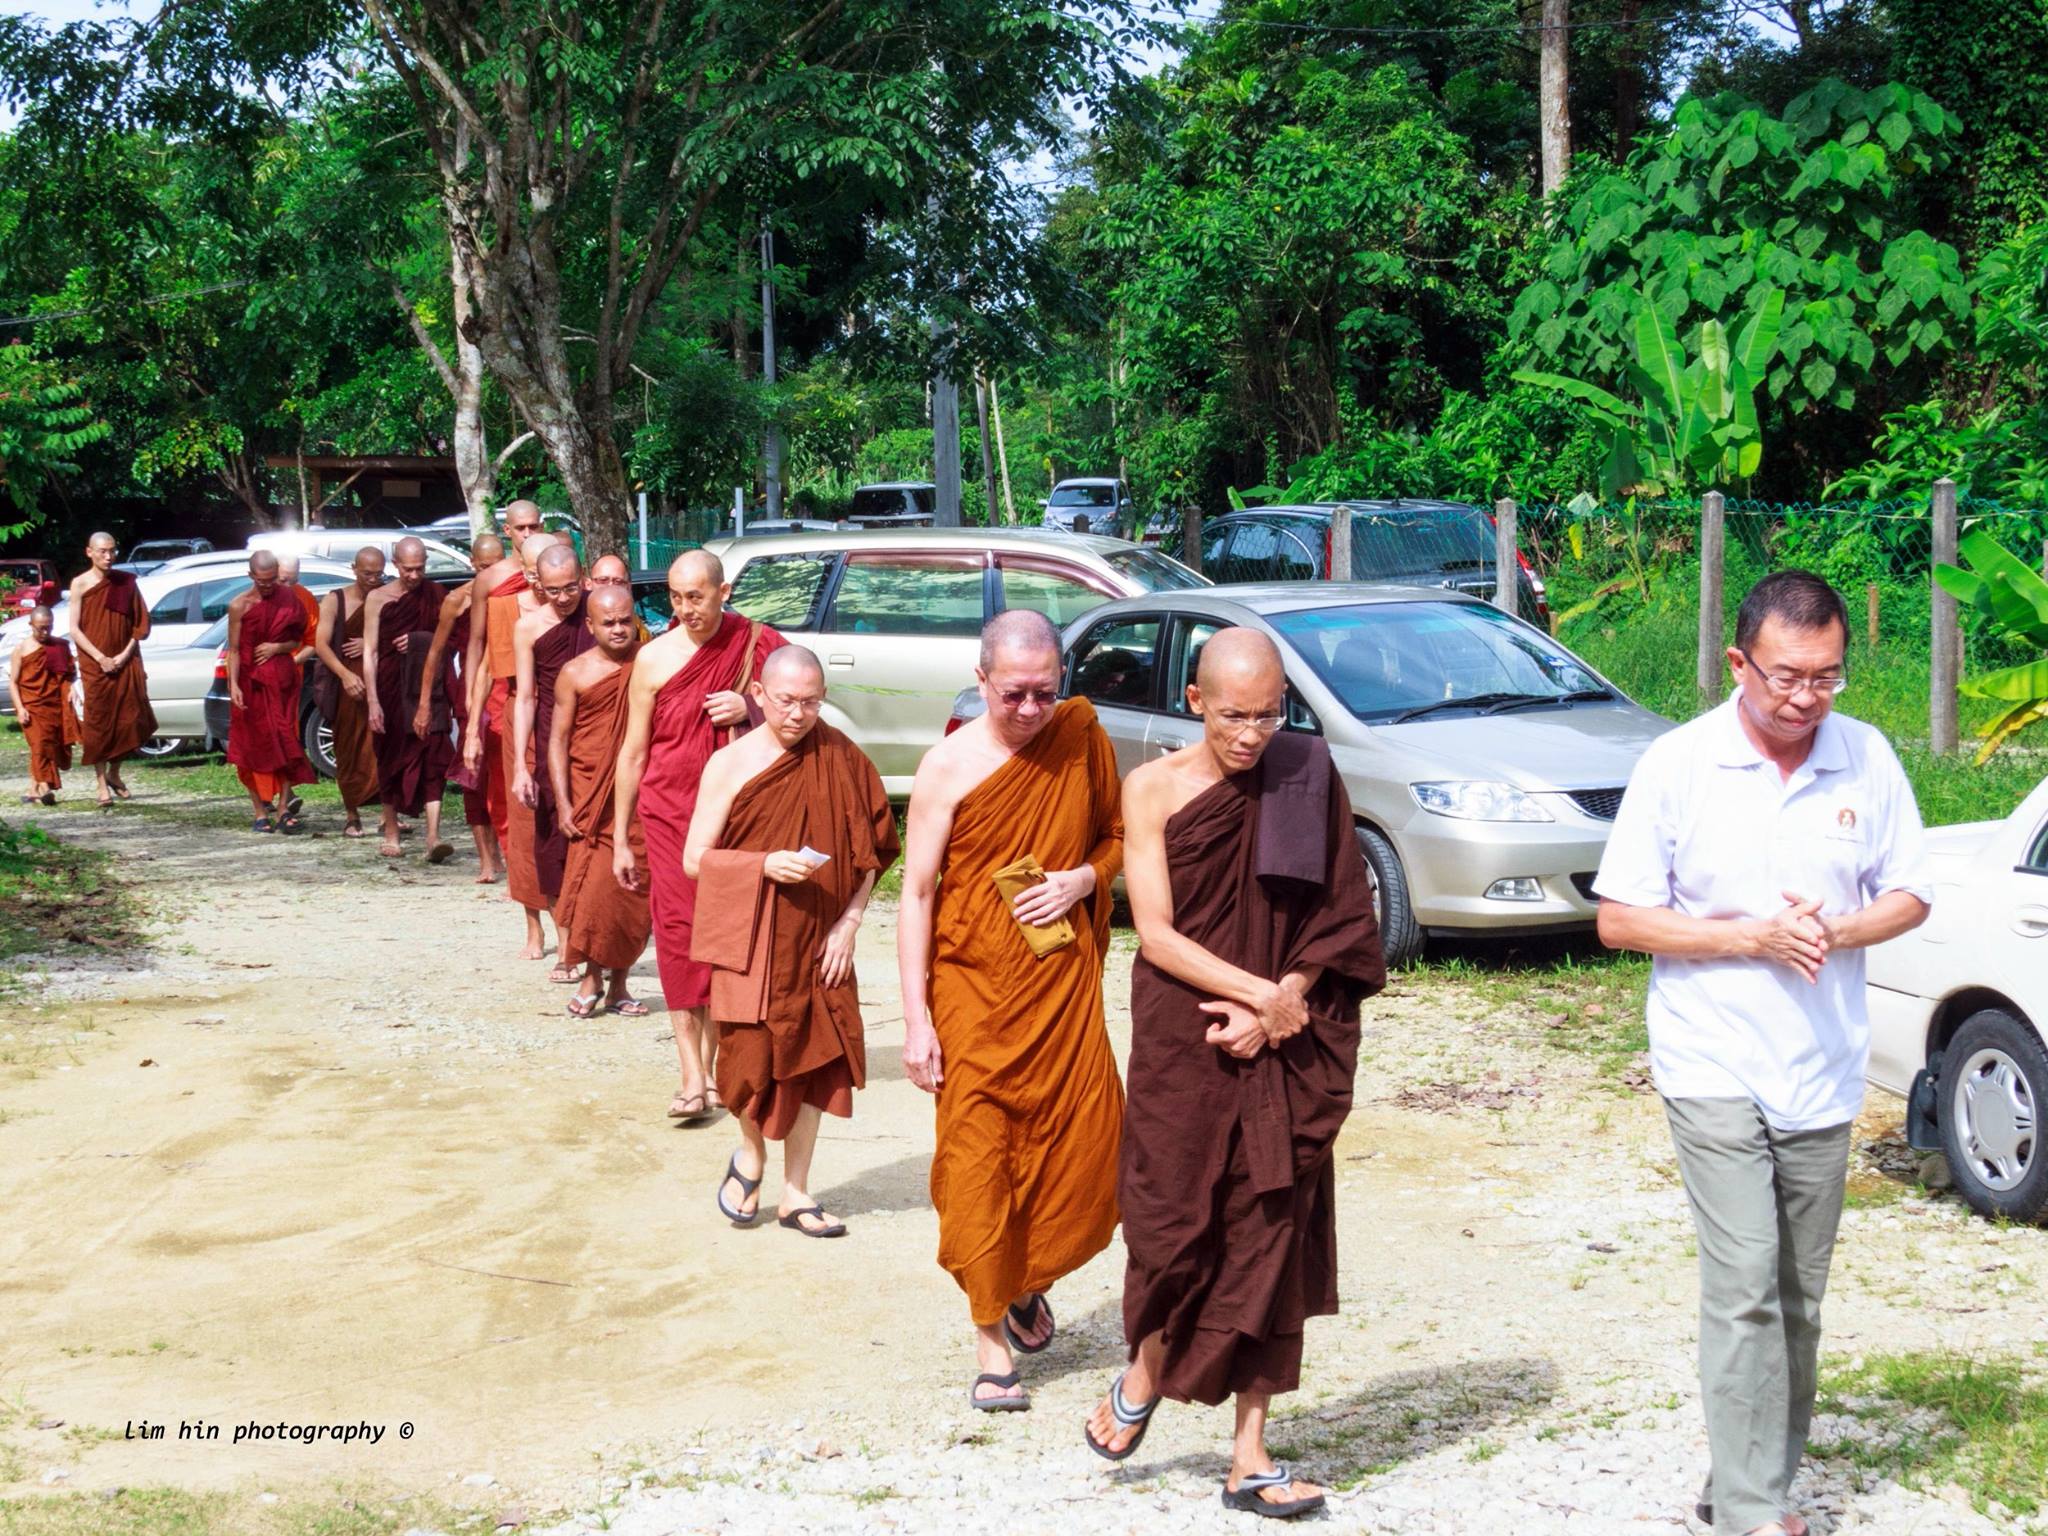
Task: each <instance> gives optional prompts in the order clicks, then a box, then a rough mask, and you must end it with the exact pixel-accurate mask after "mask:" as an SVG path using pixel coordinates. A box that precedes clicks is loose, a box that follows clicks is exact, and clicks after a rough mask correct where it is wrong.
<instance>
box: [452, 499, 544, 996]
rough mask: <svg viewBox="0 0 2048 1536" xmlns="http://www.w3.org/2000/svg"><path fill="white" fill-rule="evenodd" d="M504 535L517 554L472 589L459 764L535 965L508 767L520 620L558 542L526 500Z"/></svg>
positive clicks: (527, 827) (534, 886) (527, 833)
mask: <svg viewBox="0 0 2048 1536" xmlns="http://www.w3.org/2000/svg"><path fill="white" fill-rule="evenodd" d="M505 530H506V536H507V537H508V538H509V539H510V540H511V542H512V545H513V549H514V553H513V554H512V555H511V556H509V557H508V558H506V559H504V560H501V561H499V562H498V563H497V564H496V565H494V566H491V567H490V568H489V569H487V570H484V571H480V572H478V574H477V577H476V580H475V581H474V582H473V583H472V584H471V588H470V591H471V597H470V605H469V619H470V623H469V660H470V661H471V663H473V664H472V665H470V666H469V667H468V668H467V669H466V670H467V672H468V676H469V683H468V688H469V711H470V718H469V725H468V728H467V734H466V735H465V737H464V739H463V751H462V761H463V765H464V767H466V768H467V769H468V770H469V771H470V772H471V773H472V774H473V775H475V776H476V777H478V778H479V779H480V780H481V781H482V782H483V785H484V794H485V798H486V803H487V804H488V805H489V807H490V811H491V823H492V829H493V831H494V832H495V833H496V835H497V839H498V849H499V854H500V856H501V857H502V858H503V859H504V862H505V888H506V894H507V895H508V896H510V897H511V898H512V899H513V900H514V901H516V902H518V903H519V906H520V908H521V909H522V910H523V912H524V914H525V917H526V943H525V945H524V947H523V948H521V950H520V951H519V957H520V958H521V959H522V960H538V959H540V958H542V957H543V956H544V955H546V954H547V930H546V928H545V927H544V926H543V925H542V923H541V912H542V910H543V909H544V908H545V907H546V906H547V899H546V898H545V897H544V896H543V895H542V894H541V889H540V875H539V872H538V871H537V870H536V869H535V867H534V862H533V808H532V807H531V806H527V805H521V804H519V803H518V801H516V800H515V799H514V798H513V796H512V793H511V788H512V781H513V779H514V778H516V777H517V773H516V771H515V769H514V767H513V764H512V761H511V758H512V707H513V702H514V698H515V689H516V680H517V675H518V656H517V653H516V651H515V649H514V635H515V633H516V631H517V629H518V626H519V621H520V619H521V618H523V617H524V616H525V615H527V614H529V613H531V612H533V611H534V610H535V609H536V608H537V607H539V606H540V594H539V592H538V591H537V590H535V588H534V578H535V575H536V562H537V561H538V560H539V559H540V554H541V551H542V550H543V549H545V548H547V547H548V546H549V545H552V544H554V543H555V542H556V540H555V538H554V536H553V535H552V534H548V533H545V532H543V531H542V530H541V527H540V509H539V508H537V507H535V506H534V505H533V503H531V502H514V503H513V504H512V505H511V506H509V507H507V508H506V509H505Z"/></svg>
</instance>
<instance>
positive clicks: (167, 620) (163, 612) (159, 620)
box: [149, 577, 248, 624]
mask: <svg viewBox="0 0 2048 1536" xmlns="http://www.w3.org/2000/svg"><path fill="white" fill-rule="evenodd" d="M247 579H248V578H247V577H244V578H243V580H245V581H246V580H247ZM194 590H195V588H194V586H193V585H192V583H190V582H188V583H186V584H185V585H184V586H182V587H173V588H171V590H170V591H168V592H166V593H165V594H164V595H163V596H162V597H160V598H158V599H157V600H156V601H155V602H153V603H151V604H150V605H149V622H150V623H152V624H189V623H191V622H192V593H193V591H194Z"/></svg>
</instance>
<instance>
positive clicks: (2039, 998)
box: [1867, 779, 2048, 1221]
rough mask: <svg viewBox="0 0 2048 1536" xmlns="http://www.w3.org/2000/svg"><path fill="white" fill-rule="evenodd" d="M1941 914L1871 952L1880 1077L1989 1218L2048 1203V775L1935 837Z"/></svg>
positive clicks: (1873, 1063) (1920, 1138)
mask: <svg viewBox="0 0 2048 1536" xmlns="http://www.w3.org/2000/svg"><path fill="white" fill-rule="evenodd" d="M1927 848H1928V853H1929V855H1930V862H1931V863H1932V864H1933V867H1934V911H1933V913H1932V914H1931V915H1930V916H1929V917H1928V919H1927V921H1926V922H1925V923H1924V924H1922V925H1921V926H1920V927H1918V928H1916V929H1914V930H1913V931H1912V932H1911V933H1908V934H1905V935H1903V936H1902V937H1900V938H1896V939H1893V940H1892V941H1891V942H1890V943H1888V944H1880V945H1879V946H1878V947H1877V948H1875V949H1873V950H1872V951H1871V952H1870V956H1869V962H1868V963H1869V970H1868V973H1867V980H1868V983H1869V985H1868V996H1869V999H1870V1081H1871V1082H1872V1083H1873V1084H1875V1085H1876V1086H1877V1087H1879V1088H1883V1089H1885V1090H1886V1091H1888V1092H1890V1093H1896V1094H1901V1095H1903V1096H1905V1097H1906V1099H1907V1101H1908V1103H1909V1105H1910V1106H1911V1112H1910V1114H1909V1116H1908V1122H1907V1123H1908V1129H1909V1132H1914V1133H1917V1134H1915V1135H1914V1138H1913V1139H1914V1145H1915V1146H1921V1147H1922V1148H1923V1150H1929V1151H1931V1150H1933V1149H1934V1148H1935V1146H1936V1145H1938V1146H1939V1147H1940V1150H1941V1151H1942V1152H1943V1153H1944V1154H1946V1156H1947V1158H1948V1165H1949V1172H1950V1173H1951V1175H1952V1176H1953V1177H1954V1179H1955V1185H1956V1190H1957V1192H1958V1193H1959V1194H1961V1195H1962V1197H1963V1198H1964V1199H1965V1200H1967V1201H1969V1203H1970V1204H1971V1205H1972V1206H1973V1207H1975V1208H1976V1209H1977V1210H1978V1211H1980V1212H1982V1213H1983V1214H1984V1215H1986V1216H2003V1217H2006V1218H2008V1219H2010V1220H2013V1221H2036V1220H2039V1219H2040V1218H2041V1217H2042V1216H2043V1215H2044V1213H2048V1147H2044V1146H2043V1145H2042V1142H2041V1134H2042V1113H2043V1109H2044V1106H2048V1047H2044V1045H2043V1041H2044V1039H2048V779H2044V780H2042V782H2041V783H2040V784H2039V785H2038V786H2037V787H2036V788H2035V790H2034V792H2033V793H2032V794H2030V795H2028V796H2027V798H2026V800H2025V801H2023V802H2022V803H2021V805H2020V808H2019V809H2018V810H2016V811H2014V812H2013V813H2012V814H2011V815H2010V816H2008V817H2006V819H2005V820H2003V821H1976V822H1967V823H1964V824H1963V825H1961V826H1953V827H1935V828H1933V829H1931V830H1930V831H1929V832H1928V834H1927Z"/></svg>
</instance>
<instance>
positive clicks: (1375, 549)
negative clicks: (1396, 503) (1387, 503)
mask: <svg viewBox="0 0 2048 1536" xmlns="http://www.w3.org/2000/svg"><path fill="white" fill-rule="evenodd" d="M1492 567H1493V524H1492V523H1491V522H1489V521H1488V519H1487V516H1486V514H1485V513H1484V512H1482V511H1480V510H1479V509H1478V508H1477V507H1418V508H1405V507H1403V508H1394V509H1391V510H1386V511H1368V510H1366V509H1364V508H1356V509H1354V510H1353V512H1352V514H1351V576H1352V579H1353V580H1354V581H1385V580H1388V579H1390V578H1398V577H1403V576H1429V577H1441V576H1443V575H1445V574H1452V575H1456V574H1460V573H1469V574H1474V575H1477V574H1480V573H1483V572H1486V571H1488V570H1491V569H1492Z"/></svg>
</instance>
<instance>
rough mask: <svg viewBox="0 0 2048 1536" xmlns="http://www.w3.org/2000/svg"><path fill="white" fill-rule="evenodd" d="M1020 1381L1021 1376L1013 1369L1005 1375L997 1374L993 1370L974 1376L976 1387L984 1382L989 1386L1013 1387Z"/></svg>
mask: <svg viewBox="0 0 2048 1536" xmlns="http://www.w3.org/2000/svg"><path fill="white" fill-rule="evenodd" d="M1022 1381H1023V1378H1022V1377H1021V1376H1019V1375H1018V1374H1017V1373H1016V1372H1015V1371H1012V1372H1010V1373H1009V1374H1008V1375H1007V1376H998V1375H996V1374H995V1372H993V1371H983V1372H982V1373H981V1374H980V1375H979V1376H977V1377H975V1378H974V1384H975V1385H976V1386H977V1387H978V1386H981V1385H983V1384H984V1383H986V1384H987V1385H989V1386H991V1387H1014V1386H1018V1385H1020V1384H1021V1383H1022Z"/></svg>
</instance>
